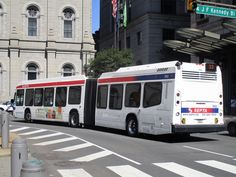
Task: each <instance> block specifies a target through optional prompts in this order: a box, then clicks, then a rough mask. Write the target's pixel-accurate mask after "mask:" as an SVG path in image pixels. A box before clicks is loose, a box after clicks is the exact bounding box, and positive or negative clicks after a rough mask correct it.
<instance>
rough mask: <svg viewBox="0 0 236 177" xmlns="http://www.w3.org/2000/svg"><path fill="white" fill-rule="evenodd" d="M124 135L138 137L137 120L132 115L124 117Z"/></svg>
mask: <svg viewBox="0 0 236 177" xmlns="http://www.w3.org/2000/svg"><path fill="white" fill-rule="evenodd" d="M126 133H127V134H128V135H129V136H132V137H135V136H137V135H138V119H137V117H136V115H135V114H133V113H130V114H128V115H127V116H126Z"/></svg>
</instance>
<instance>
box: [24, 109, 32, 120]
mask: <svg viewBox="0 0 236 177" xmlns="http://www.w3.org/2000/svg"><path fill="white" fill-rule="evenodd" d="M24 118H25V121H26V122H31V112H30V111H29V110H26V111H25V117H24Z"/></svg>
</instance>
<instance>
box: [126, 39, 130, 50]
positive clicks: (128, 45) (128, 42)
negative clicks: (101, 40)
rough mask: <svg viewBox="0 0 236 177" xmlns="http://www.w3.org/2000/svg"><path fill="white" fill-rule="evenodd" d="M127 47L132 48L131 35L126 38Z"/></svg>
mask: <svg viewBox="0 0 236 177" xmlns="http://www.w3.org/2000/svg"><path fill="white" fill-rule="evenodd" d="M126 47H127V49H130V47H131V46H130V36H129V37H127V38H126Z"/></svg>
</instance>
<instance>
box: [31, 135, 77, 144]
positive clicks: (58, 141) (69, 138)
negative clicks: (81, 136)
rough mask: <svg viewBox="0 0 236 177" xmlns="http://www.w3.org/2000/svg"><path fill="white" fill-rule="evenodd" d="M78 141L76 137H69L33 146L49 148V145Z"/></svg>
mask: <svg viewBox="0 0 236 177" xmlns="http://www.w3.org/2000/svg"><path fill="white" fill-rule="evenodd" d="M76 139H78V138H77V137H75V136H72V137H68V138H62V139H57V140H52V141H45V142H41V143H36V144H33V145H35V146H47V145H52V144H58V143H63V142H67V141H72V140H76Z"/></svg>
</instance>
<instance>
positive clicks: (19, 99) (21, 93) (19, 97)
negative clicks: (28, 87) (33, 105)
mask: <svg viewBox="0 0 236 177" xmlns="http://www.w3.org/2000/svg"><path fill="white" fill-rule="evenodd" d="M23 103H24V90H17V92H16V106H23Z"/></svg>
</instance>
